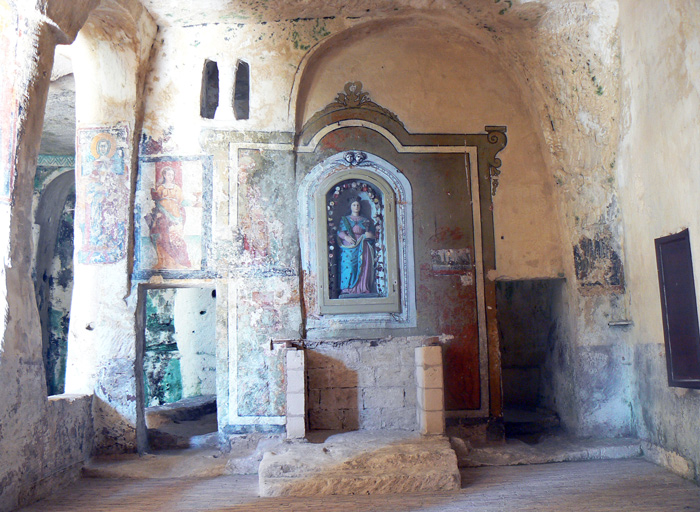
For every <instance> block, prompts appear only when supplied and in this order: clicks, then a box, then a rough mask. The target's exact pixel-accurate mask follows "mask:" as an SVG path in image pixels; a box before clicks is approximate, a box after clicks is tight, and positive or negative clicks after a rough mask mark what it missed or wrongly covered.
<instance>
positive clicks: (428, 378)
mask: <svg viewBox="0 0 700 512" xmlns="http://www.w3.org/2000/svg"><path fill="white" fill-rule="evenodd" d="M421 373H423V387H424V388H440V389H442V387H443V386H444V380H443V377H442V362H441V364H440V365H438V366H431V367H430V368H425V369H424V370H423V372H421Z"/></svg>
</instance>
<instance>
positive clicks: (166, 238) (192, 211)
mask: <svg viewBox="0 0 700 512" xmlns="http://www.w3.org/2000/svg"><path fill="white" fill-rule="evenodd" d="M135 216H136V251H135V255H136V256H135V259H136V262H135V263H136V265H135V268H136V275H137V277H139V278H145V277H148V276H150V275H153V274H154V273H168V274H169V277H173V278H192V277H196V276H195V275H194V274H193V273H200V274H201V272H202V271H204V270H205V269H206V267H207V252H208V247H209V245H210V243H211V162H210V160H209V159H208V158H206V157H199V156H196V157H175V156H154V157H141V158H140V159H139V179H138V185H137V192H136V208H135Z"/></svg>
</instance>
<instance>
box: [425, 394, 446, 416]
mask: <svg viewBox="0 0 700 512" xmlns="http://www.w3.org/2000/svg"><path fill="white" fill-rule="evenodd" d="M423 409H425V410H426V411H443V410H444V409H445V406H444V393H443V391H442V389H426V390H424V391H423Z"/></svg>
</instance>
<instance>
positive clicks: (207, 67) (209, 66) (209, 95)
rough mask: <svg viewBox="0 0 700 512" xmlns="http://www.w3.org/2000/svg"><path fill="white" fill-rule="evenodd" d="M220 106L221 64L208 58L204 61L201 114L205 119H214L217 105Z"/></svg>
mask: <svg viewBox="0 0 700 512" xmlns="http://www.w3.org/2000/svg"><path fill="white" fill-rule="evenodd" d="M218 106H219V66H218V65H217V64H216V62H214V61H212V60H208V61H206V62H205V63H204V73H203V74H202V97H201V103H200V115H201V116H202V117H204V118H205V119H214V114H216V107H218Z"/></svg>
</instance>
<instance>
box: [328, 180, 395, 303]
mask: <svg viewBox="0 0 700 512" xmlns="http://www.w3.org/2000/svg"><path fill="white" fill-rule="evenodd" d="M316 212H317V235H318V236H317V250H318V269H319V274H320V275H319V277H320V279H319V283H320V289H319V299H320V301H319V302H320V312H321V313H322V314H334V313H335V314H340V313H364V312H368V313H369V312H384V313H392V312H398V311H399V293H398V291H399V290H398V279H397V264H396V199H395V195H394V192H393V190H392V189H391V187H390V186H389V185H388V184H387V183H386V182H385V181H384V180H383V179H382V178H380V177H379V176H377V175H375V174H373V173H372V172H369V171H366V170H360V169H355V170H352V171H347V172H341V173H336V174H333V175H332V176H331V177H329V178H328V179H327V180H326V181H324V183H323V184H322V185H321V186H320V187H319V188H318V191H317V196H316Z"/></svg>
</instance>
